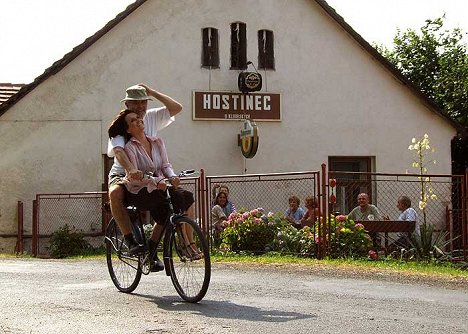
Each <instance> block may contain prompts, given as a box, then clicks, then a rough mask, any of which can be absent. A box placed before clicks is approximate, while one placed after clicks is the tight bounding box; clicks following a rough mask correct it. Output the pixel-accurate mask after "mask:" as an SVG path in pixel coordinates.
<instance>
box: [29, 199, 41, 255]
mask: <svg viewBox="0 0 468 334" xmlns="http://www.w3.org/2000/svg"><path fill="white" fill-rule="evenodd" d="M38 209H39V206H38V198H37V195H36V199H35V200H33V214H32V220H33V221H32V241H31V253H32V256H37V253H38V239H39V236H38V221H37V220H38V217H39V213H38Z"/></svg>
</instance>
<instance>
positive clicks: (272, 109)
mask: <svg viewBox="0 0 468 334" xmlns="http://www.w3.org/2000/svg"><path fill="white" fill-rule="evenodd" d="M193 119H194V120H241V119H255V120H258V121H280V120H281V96H280V94H273V93H250V94H242V93H231V92H193Z"/></svg>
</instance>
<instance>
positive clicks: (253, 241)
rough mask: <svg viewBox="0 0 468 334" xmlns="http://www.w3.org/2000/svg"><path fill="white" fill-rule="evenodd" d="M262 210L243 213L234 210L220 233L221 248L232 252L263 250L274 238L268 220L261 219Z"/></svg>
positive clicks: (256, 251) (257, 251)
mask: <svg viewBox="0 0 468 334" xmlns="http://www.w3.org/2000/svg"><path fill="white" fill-rule="evenodd" d="M262 214H263V212H262V211H261V210H259V209H254V210H251V211H248V212H244V213H237V212H234V213H232V214H231V215H230V216H229V220H228V221H227V224H228V226H227V227H226V228H225V229H224V231H223V232H222V233H221V240H222V243H221V248H224V249H226V250H230V251H233V252H239V251H249V252H254V253H259V252H262V253H263V252H265V248H266V247H267V245H268V244H271V243H272V241H273V238H274V231H273V229H272V228H269V226H268V221H266V220H264V219H262Z"/></svg>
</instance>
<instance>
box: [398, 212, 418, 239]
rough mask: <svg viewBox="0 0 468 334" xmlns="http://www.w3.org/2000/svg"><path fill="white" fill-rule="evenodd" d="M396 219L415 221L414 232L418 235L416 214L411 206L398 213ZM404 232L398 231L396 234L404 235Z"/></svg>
mask: <svg viewBox="0 0 468 334" xmlns="http://www.w3.org/2000/svg"><path fill="white" fill-rule="evenodd" d="M398 220H402V221H415V222H416V227H415V229H414V232H416V234H418V235H419V224H418V214H417V213H416V211H415V210H414V209H413V208H408V209H406V210H405V211H403V212H402V213H400V215H399V216H398ZM404 235H405V233H399V234H398V236H404Z"/></svg>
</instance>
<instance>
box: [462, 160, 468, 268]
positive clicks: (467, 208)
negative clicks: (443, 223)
mask: <svg viewBox="0 0 468 334" xmlns="http://www.w3.org/2000/svg"><path fill="white" fill-rule="evenodd" d="M464 181H465V182H464V186H463V185H462V187H461V188H462V212H461V214H462V219H461V221H462V246H463V259H464V260H465V261H466V260H467V258H468V253H467V239H468V233H467V230H468V217H467V216H468V195H467V193H468V169H467V170H465V177H464Z"/></svg>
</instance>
